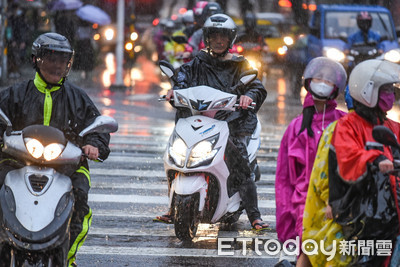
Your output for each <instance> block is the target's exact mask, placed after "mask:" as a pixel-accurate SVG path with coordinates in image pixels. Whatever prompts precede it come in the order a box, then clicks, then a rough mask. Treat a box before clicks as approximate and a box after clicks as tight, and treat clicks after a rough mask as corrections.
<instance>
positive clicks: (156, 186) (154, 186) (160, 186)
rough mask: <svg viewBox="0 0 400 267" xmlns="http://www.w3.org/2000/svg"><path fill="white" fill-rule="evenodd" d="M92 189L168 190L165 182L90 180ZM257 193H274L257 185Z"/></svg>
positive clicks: (270, 188)
mask: <svg viewBox="0 0 400 267" xmlns="http://www.w3.org/2000/svg"><path fill="white" fill-rule="evenodd" d="M92 189H144V190H165V192H166V191H167V190H168V187H167V182H166V181H164V182H162V183H107V182H92ZM257 193H259V194H275V188H274V187H271V186H269V187H258V188H257Z"/></svg>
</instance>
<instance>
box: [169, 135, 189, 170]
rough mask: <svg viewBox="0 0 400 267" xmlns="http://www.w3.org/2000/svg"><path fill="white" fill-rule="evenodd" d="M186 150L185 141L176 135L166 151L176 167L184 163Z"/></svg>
mask: <svg viewBox="0 0 400 267" xmlns="http://www.w3.org/2000/svg"><path fill="white" fill-rule="evenodd" d="M186 152H187V146H186V144H185V142H183V140H182V138H180V137H179V136H177V135H176V136H175V138H174V140H173V142H172V145H171V146H170V147H169V148H168V153H169V156H170V157H171V158H172V159H173V161H174V162H175V164H176V165H177V166H178V167H183V165H184V164H185V158H186Z"/></svg>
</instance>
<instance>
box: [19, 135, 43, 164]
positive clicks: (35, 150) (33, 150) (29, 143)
mask: <svg viewBox="0 0 400 267" xmlns="http://www.w3.org/2000/svg"><path fill="white" fill-rule="evenodd" d="M24 141H25V147H26V149H27V150H28V152H29V154H31V155H32V157H34V158H35V159H38V158H40V157H41V156H42V155H43V151H44V147H43V145H42V143H40V141H39V140H37V139H33V138H25V139H24Z"/></svg>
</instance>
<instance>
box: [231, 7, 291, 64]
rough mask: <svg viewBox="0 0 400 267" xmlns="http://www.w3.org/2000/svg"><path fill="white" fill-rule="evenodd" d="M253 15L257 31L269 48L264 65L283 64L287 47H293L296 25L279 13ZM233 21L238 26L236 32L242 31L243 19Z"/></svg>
mask: <svg viewBox="0 0 400 267" xmlns="http://www.w3.org/2000/svg"><path fill="white" fill-rule="evenodd" d="M255 15H256V17H257V31H258V32H259V33H260V34H261V35H262V36H264V39H265V42H266V43H267V45H268V47H269V52H268V54H267V55H266V62H265V63H267V64H280V63H283V62H284V58H285V54H286V51H287V50H288V47H290V46H291V45H293V37H294V30H295V28H296V25H295V24H294V22H293V20H292V19H290V18H287V17H285V16H284V15H282V14H280V13H275V12H262V13H256V14H255ZM234 21H235V23H236V25H237V26H238V31H239V32H240V31H243V30H244V26H243V19H242V18H235V19H234Z"/></svg>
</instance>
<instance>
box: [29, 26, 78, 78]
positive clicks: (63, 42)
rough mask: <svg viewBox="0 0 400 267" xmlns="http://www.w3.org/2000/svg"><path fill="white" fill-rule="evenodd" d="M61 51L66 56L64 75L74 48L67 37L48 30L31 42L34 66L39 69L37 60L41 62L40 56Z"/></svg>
mask: <svg viewBox="0 0 400 267" xmlns="http://www.w3.org/2000/svg"><path fill="white" fill-rule="evenodd" d="M54 52H56V53H61V54H64V56H66V57H68V63H67V65H66V68H65V72H64V75H63V77H66V76H67V75H68V73H69V71H70V69H71V67H72V62H73V58H74V50H73V49H72V47H71V45H70V43H69V41H68V39H67V38H66V37H65V36H63V35H61V34H58V33H55V32H48V33H44V34H41V35H40V36H39V37H38V38H36V40H35V41H34V42H33V44H32V57H35V60H34V67H35V69H36V70H38V71H39V67H38V66H37V64H38V62H39V61H40V62H43V61H42V58H43V56H44V55H46V54H47V53H54Z"/></svg>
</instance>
